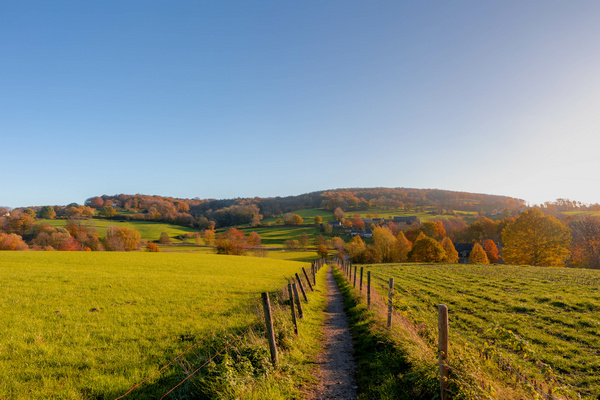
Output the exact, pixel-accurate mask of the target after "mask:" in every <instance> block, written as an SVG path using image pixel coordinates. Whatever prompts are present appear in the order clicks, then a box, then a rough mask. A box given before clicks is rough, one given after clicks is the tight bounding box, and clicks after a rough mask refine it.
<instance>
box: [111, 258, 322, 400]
mask: <svg viewBox="0 0 600 400" xmlns="http://www.w3.org/2000/svg"><path fill="white" fill-rule="evenodd" d="M325 265H326V263H325V260H323V259H321V260H317V261H315V262H313V263H312V264H311V269H310V274H309V273H307V272H306V271H305V270H304V268H302V270H301V273H299V274H296V275H295V276H294V277H289V278H286V280H287V281H288V282H290V284H291V283H294V284H296V283H297V284H298V285H300V286H301V285H304V286H306V287H307V288H308V287H311V289H312V286H311V284H316V274H317V272H318V271H319V269H320V268H321V267H323V266H325ZM310 279H312V280H313V282H310ZM264 294H266V295H267V298H268V299H269V300H268V302H269V309H270V310H272V312H273V313H274V314H275V315H276V319H278V320H283V321H285V320H286V319H287V318H288V317H289V314H288V313H289V312H290V307H291V303H292V302H294V301H295V300H296V301H297V302H300V301H301V299H300V298H299V297H297V298H295V299H294V298H290V296H289V291H288V288H287V287H285V288H283V289H281V290H278V291H274V292H265V293H263V295H264ZM261 303H262V304H263V307H264V305H265V304H264V297H263V298H258V299H257V300H256V301H254V302H253V303H251V304H249V305H248V306H246V308H245V309H246V312H247V313H250V314H253V315H254V321H253V322H251V323H249V325H248V326H246V327H243V328H240V329H239V332H232V330H234V329H233V328H226V327H224V328H221V329H217V330H211V331H209V332H208V333H207V334H205V335H204V336H202V338H201V339H200V340H198V341H196V342H195V343H193V344H192V345H190V346H189V347H187V348H186V349H185V350H184V351H182V352H180V353H179V354H177V355H176V356H175V357H173V358H172V359H171V360H170V361H169V362H167V363H166V364H164V365H163V366H162V367H161V368H159V369H158V370H157V371H156V372H154V373H152V374H151V375H149V376H148V377H146V378H145V379H143V380H141V381H140V382H138V383H136V384H134V385H133V386H132V387H131V388H130V389H129V390H127V391H126V392H125V393H123V394H122V395H120V396H119V397H116V398H115V400H121V399H124V398H128V397H132V396H133V394H134V393H135V391H136V389H140V388H142V387H143V386H144V384H147V383H148V382H149V381H151V380H152V379H154V378H157V377H158V376H160V375H161V374H162V373H164V372H165V371H166V370H167V369H169V367H172V366H174V365H178V366H179V367H180V368H181V370H182V372H183V375H184V377H183V378H182V379H180V380H179V382H178V383H177V384H175V385H173V386H172V387H171V388H170V389H169V390H168V391H166V392H165V393H164V394H163V395H162V397H160V399H164V398H166V397H167V396H170V395H173V394H174V392H175V391H177V390H178V389H180V388H181V387H182V386H184V384H185V383H186V382H189V380H190V379H191V378H192V377H193V376H195V375H197V374H198V373H201V372H202V370H203V369H205V368H206V367H207V366H208V365H210V364H211V363H214V362H215V361H216V360H217V359H218V357H219V356H220V355H223V354H224V353H225V352H227V351H228V350H230V349H232V348H235V346H236V345H237V344H238V343H240V342H241V341H242V340H244V339H247V338H248V337H250V336H252V337H254V338H258V337H260V336H264V332H265V330H266V329H265V327H266V325H267V324H268V323H269V322H268V321H266V320H265V317H266V315H265V313H264V311H263V307H260V304H261ZM290 318H291V317H290ZM223 322H224V323H223V326H225V325H226V324H225V321H223ZM271 323H272V321H271ZM284 323H285V322H284ZM267 336H268V335H267ZM224 338H227V340H225V343H223V341H224V340H223V339H224ZM267 339H268V337H267ZM260 342H261V346H263V347H264V348H266V347H267V345H266V342H267V340H265V339H261V340H260ZM215 343H216V344H217V346H218V347H216V348H212V346H213V345H215ZM201 349H203V350H204V351H205V352H206V353H207V355H206V356H203V357H202V356H198V355H197V354H196V359H197V360H201V361H199V362H198V361H196V362H194V360H189V359H186V356H192V355H193V354H192V353H193V352H194V351H198V350H201ZM194 364H196V365H194ZM197 364H199V365H197Z"/></svg>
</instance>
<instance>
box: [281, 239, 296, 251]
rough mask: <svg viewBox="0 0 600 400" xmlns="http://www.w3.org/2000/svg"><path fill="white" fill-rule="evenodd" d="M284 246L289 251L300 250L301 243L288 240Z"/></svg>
mask: <svg viewBox="0 0 600 400" xmlns="http://www.w3.org/2000/svg"><path fill="white" fill-rule="evenodd" d="M283 246H284V247H285V248H286V249H289V250H298V249H299V248H300V242H299V241H298V239H287V240H286V241H285V242H283Z"/></svg>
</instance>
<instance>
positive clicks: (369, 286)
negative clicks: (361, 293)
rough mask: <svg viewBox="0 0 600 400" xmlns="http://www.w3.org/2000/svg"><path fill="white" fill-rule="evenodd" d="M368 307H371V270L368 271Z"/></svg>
mask: <svg viewBox="0 0 600 400" xmlns="http://www.w3.org/2000/svg"><path fill="white" fill-rule="evenodd" d="M367 308H371V271H367Z"/></svg>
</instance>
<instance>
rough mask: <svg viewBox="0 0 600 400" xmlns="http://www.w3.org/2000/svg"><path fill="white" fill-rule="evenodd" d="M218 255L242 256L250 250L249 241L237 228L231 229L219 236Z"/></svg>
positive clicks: (217, 243) (217, 241)
mask: <svg viewBox="0 0 600 400" xmlns="http://www.w3.org/2000/svg"><path fill="white" fill-rule="evenodd" d="M216 247H217V254H229V255H234V256H241V255H244V254H246V251H247V250H248V241H247V239H246V237H245V236H244V234H243V233H242V232H240V231H239V230H237V229H235V228H229V229H228V230H227V231H226V232H225V233H223V234H221V235H219V236H217V239H216Z"/></svg>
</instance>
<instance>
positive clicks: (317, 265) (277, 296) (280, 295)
mask: <svg viewBox="0 0 600 400" xmlns="http://www.w3.org/2000/svg"><path fill="white" fill-rule="evenodd" d="M325 265H326V262H325V260H324V259H319V260H316V261H314V262H312V263H311V269H312V270H313V271H314V276H315V278H316V273H317V272H318V271H319V270H320V269H321V268H322V267H323V266H325ZM302 271H303V272H304V275H305V276H306V281H307V282H308V284H309V285H310V281H309V278H308V276H307V274H306V271H304V268H302ZM296 276H298V274H296ZM286 279H287V280H288V281H290V282H294V279H293V278H291V279H289V278H286ZM298 283H299V284H300V285H301V284H302V281H301V278H300V277H298ZM286 286H287V285H286ZM285 289H287V288H284V289H282V290H279V291H275V292H265V293H266V294H268V295H273V298H274V300H275V304H274V305H275V309H276V310H277V312H281V311H283V307H282V304H281V303H282V301H283V300H285V299H286V293H285ZM298 300H299V299H298ZM262 301H263V299H262V298H259V299H257V300H256V301H255V302H253V303H252V304H251V305H249V306H248V307H247V309H252V308H254V307H255V306H256V305H257V304H258V303H260V302H262ZM289 301H290V302H293V301H294V299H293V297H292V298H290V299H289ZM306 301H308V299H307V300H306ZM255 311H256V314H257V315H259V314H260V311H259V310H255ZM263 314H264V313H263ZM262 322H263V321H262V320H261V319H260V318H259V319H258V321H256V322H255V323H253V324H252V325H250V326H249V327H248V328H247V329H246V330H245V331H244V332H243V333H242V334H239V335H236V336H235V337H234V338H233V339H232V340H231V341H229V342H228V343H227V345H226V346H224V347H223V348H221V349H219V350H217V349H215V351H217V352H216V353H215V354H214V355H212V356H211V357H210V358H209V359H208V360H207V361H206V362H204V363H203V364H202V365H200V366H199V367H198V368H196V369H195V370H194V371H193V372H191V373H190V374H188V375H187V376H186V377H185V378H184V379H183V380H182V381H181V382H179V383H178V384H177V385H176V386H174V387H173V388H171V389H170V390H169V391H168V392H167V393H165V394H164V395H163V396H162V397H161V399H164V398H165V397H166V396H167V395H169V394H170V393H172V392H173V391H174V390H175V389H177V388H178V387H180V386H181V385H182V384H183V383H184V382H186V381H187V380H188V379H189V378H191V377H192V376H193V375H195V374H196V373H198V372H199V371H200V370H201V369H202V368H204V367H205V366H206V365H207V364H208V363H209V362H211V361H212V360H214V359H215V358H216V357H217V356H218V355H219V354H221V353H223V352H224V351H225V350H227V349H228V348H229V347H231V346H232V345H233V344H234V343H236V342H237V341H239V340H240V339H242V338H243V337H244V336H245V335H246V334H247V333H248V332H250V331H251V330H252V329H254V327H256V326H257V325H259V324H261V323H262ZM225 330H226V328H223V329H221V330H213V331H211V332H210V333H208V334H207V335H205V336H204V337H203V338H202V339H200V340H199V341H198V342H196V343H194V344H193V345H191V346H189V347H188V348H187V349H185V350H184V351H183V352H181V353H179V354H178V355H177V356H176V357H174V358H173V359H172V360H171V361H170V362H169V363H167V364H165V365H164V366H163V367H161V368H160V369H159V370H158V371H156V372H154V373H153V374H152V375H150V376H148V377H147V378H145V379H144V380H142V381H140V382H139V383H136V384H135V385H133V386H132V387H131V388H130V389H129V390H128V391H127V392H126V393H124V394H122V395H121V396H119V397H117V398H116V399H115V400H120V399H123V398H125V397H126V396H128V395H129V394H130V393H131V392H133V391H134V390H135V389H137V388H139V387H140V386H141V385H142V384H144V383H146V382H148V381H149V380H150V379H152V378H153V377H155V376H156V375H158V374H160V373H161V372H162V371H164V370H165V369H167V368H168V367H169V366H171V365H172V364H173V363H174V362H175V361H177V360H179V359H181V357H182V356H183V355H185V354H186V353H188V352H189V351H190V350H192V349H193V348H195V347H198V346H199V345H200V344H201V343H203V342H204V341H206V339H208V338H209V337H211V336H215V335H216V334H217V333H218V332H219V333H223V332H224V331H225Z"/></svg>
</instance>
